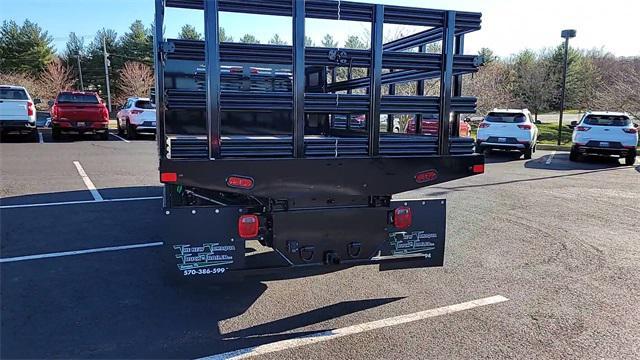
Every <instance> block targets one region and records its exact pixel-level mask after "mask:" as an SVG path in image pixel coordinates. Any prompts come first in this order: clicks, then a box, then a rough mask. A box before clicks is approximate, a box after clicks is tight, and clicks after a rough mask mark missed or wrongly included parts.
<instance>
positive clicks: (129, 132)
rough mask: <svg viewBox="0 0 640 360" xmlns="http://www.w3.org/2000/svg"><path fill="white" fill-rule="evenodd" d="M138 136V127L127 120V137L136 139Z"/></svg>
mask: <svg viewBox="0 0 640 360" xmlns="http://www.w3.org/2000/svg"><path fill="white" fill-rule="evenodd" d="M135 138H136V128H135V127H133V125H131V123H130V122H129V120H127V139H129V140H134V139H135Z"/></svg>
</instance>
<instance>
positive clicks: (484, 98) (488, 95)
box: [462, 61, 516, 114]
mask: <svg viewBox="0 0 640 360" xmlns="http://www.w3.org/2000/svg"><path fill="white" fill-rule="evenodd" d="M512 84H513V74H512V73H511V70H510V69H509V68H508V66H507V65H505V64H503V63H502V62H499V61H496V62H492V63H490V64H488V65H485V66H483V67H482V68H480V71H478V73H476V74H473V75H466V76H464V77H463V86H462V91H463V92H464V93H465V95H469V96H475V97H477V98H478V112H479V113H481V114H486V113H487V112H488V111H490V110H491V109H493V108H496V107H505V108H507V107H510V106H513V105H514V104H515V103H516V100H515V99H514V97H513V92H512Z"/></svg>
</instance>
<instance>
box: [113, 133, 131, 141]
mask: <svg viewBox="0 0 640 360" xmlns="http://www.w3.org/2000/svg"><path fill="white" fill-rule="evenodd" d="M109 135H111V136H113V137H115V138H116V139H120V140H122V141H124V142H126V143H128V142H131V141H129V140H127V139H125V138H123V137H121V136H118V135H116V134H112V133H109Z"/></svg>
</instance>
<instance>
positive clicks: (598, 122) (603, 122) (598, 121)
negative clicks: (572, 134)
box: [583, 115, 631, 126]
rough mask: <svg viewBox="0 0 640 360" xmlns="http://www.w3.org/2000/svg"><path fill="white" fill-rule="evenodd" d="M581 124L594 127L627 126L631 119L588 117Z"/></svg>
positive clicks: (603, 116)
mask: <svg viewBox="0 0 640 360" xmlns="http://www.w3.org/2000/svg"><path fill="white" fill-rule="evenodd" d="M583 123H584V124H586V125H595V126H629V125H630V124H631V119H629V118H628V117H626V116H624V115H616V116H614V115H589V116H587V117H586V118H585V119H584V121H583Z"/></svg>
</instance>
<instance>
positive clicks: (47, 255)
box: [0, 241, 164, 263]
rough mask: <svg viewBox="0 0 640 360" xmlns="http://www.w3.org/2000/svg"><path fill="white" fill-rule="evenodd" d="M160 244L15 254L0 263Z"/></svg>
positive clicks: (159, 244)
mask: <svg viewBox="0 0 640 360" xmlns="http://www.w3.org/2000/svg"><path fill="white" fill-rule="evenodd" d="M161 245H164V243H163V242H161V241H160V242H152V243H144V244H132V245H122V246H109V247H102V248H95V249H84V250H73V251H63V252H55V253H46V254H36V255H26V256H16V257H10V258H4V259H0V263H10V262H17V261H27V260H38V259H47V258H55V257H62V256H73V255H84V254H92V253H100V252H108V251H121V250H130V249H139V248H146V247H154V246H161Z"/></svg>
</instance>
